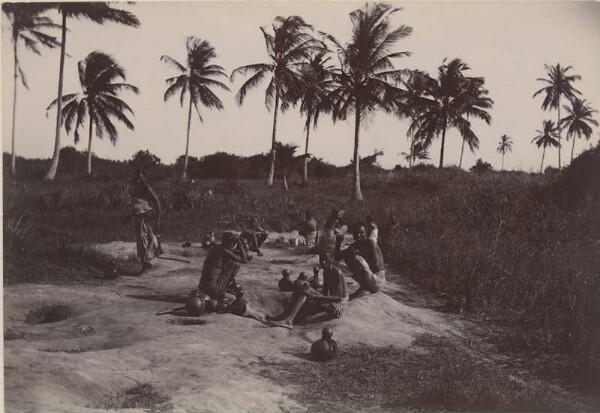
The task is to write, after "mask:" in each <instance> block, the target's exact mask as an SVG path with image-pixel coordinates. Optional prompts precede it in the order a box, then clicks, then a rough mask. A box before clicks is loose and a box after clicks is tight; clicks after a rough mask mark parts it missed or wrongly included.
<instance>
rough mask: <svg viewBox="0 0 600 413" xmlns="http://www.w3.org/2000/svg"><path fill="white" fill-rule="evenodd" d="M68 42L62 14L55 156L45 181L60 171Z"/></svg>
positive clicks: (51, 178)
mask: <svg viewBox="0 0 600 413" xmlns="http://www.w3.org/2000/svg"><path fill="white" fill-rule="evenodd" d="M66 41H67V15H66V13H65V12H64V11H63V13H62V35H61V42H60V68H59V72H58V100H57V102H56V134H55V138H54V154H53V155H52V163H51V164H50V169H49V170H48V172H47V173H46V176H45V177H44V179H47V180H50V181H52V180H53V179H54V177H55V176H56V170H57V169H58V158H59V156H60V127H61V119H62V93H63V74H64V71H65V70H64V69H65V44H66Z"/></svg>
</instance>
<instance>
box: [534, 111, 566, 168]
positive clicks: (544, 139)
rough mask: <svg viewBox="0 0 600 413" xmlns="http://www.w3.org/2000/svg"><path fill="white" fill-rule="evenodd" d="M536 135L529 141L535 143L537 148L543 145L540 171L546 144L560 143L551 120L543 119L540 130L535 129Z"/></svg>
mask: <svg viewBox="0 0 600 413" xmlns="http://www.w3.org/2000/svg"><path fill="white" fill-rule="evenodd" d="M536 132H537V134H538V135H537V136H536V137H535V138H533V140H532V141H531V142H533V143H535V144H536V145H537V147H538V148H541V147H543V148H544V151H543V152H542V164H541V166H540V173H542V170H543V168H544V156H546V148H547V147H548V146H554V147H558V145H560V143H559V142H558V139H557V138H558V133H557V127H556V126H554V122H552V121H551V120H545V121H544V124H543V127H542V130H541V131H540V130H537V131H536Z"/></svg>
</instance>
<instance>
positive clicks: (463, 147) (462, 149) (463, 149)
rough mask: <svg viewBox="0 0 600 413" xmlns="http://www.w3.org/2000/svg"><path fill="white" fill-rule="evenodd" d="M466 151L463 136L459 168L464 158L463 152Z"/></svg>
mask: <svg viewBox="0 0 600 413" xmlns="http://www.w3.org/2000/svg"><path fill="white" fill-rule="evenodd" d="M464 152H465V138H463V143H462V148H461V150H460V162H459V163H458V168H459V169H460V167H461V166H462V158H463V153H464Z"/></svg>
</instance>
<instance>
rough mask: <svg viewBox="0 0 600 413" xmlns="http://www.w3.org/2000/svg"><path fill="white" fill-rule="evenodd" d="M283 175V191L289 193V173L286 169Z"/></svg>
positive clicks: (282, 172) (283, 170)
mask: <svg viewBox="0 0 600 413" xmlns="http://www.w3.org/2000/svg"><path fill="white" fill-rule="evenodd" d="M281 175H282V176H281V179H282V180H283V190H284V191H286V192H287V191H288V189H289V187H288V183H287V176H286V175H287V172H286V170H285V167H284V168H282V171H281Z"/></svg>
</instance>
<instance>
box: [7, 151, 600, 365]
mask: <svg viewBox="0 0 600 413" xmlns="http://www.w3.org/2000/svg"><path fill="white" fill-rule="evenodd" d="M599 154H600V149H596V150H595V152H593V153H592V154H591V155H585V154H584V156H582V157H581V159H583V160H584V161H578V160H576V161H575V162H573V167H572V168H569V169H567V170H566V171H565V172H563V173H561V174H544V175H541V174H526V173H520V172H488V173H482V174H473V173H467V172H464V171H461V170H458V169H452V168H448V169H444V170H437V169H433V168H426V167H425V168H414V169H413V171H412V173H411V172H408V171H406V170H395V171H394V172H385V173H381V172H380V173H378V174H374V175H367V176H364V179H363V189H364V195H365V199H366V201H365V202H363V203H360V204H352V203H350V202H349V193H350V186H351V181H350V178H347V179H345V178H338V179H335V180H333V179H332V180H328V181H319V182H313V183H312V184H311V185H310V186H307V187H306V186H301V185H296V186H294V185H292V186H291V189H290V191H289V192H284V191H283V190H281V189H280V188H272V189H267V188H265V186H264V183H263V182H262V180H257V181H252V180H245V181H244V180H202V181H195V182H189V183H187V184H174V183H173V181H170V180H163V181H160V182H151V183H152V185H153V187H154V188H155V190H156V191H157V193H158V195H159V198H160V199H161V202H162V204H163V207H164V209H165V217H164V219H163V231H162V236H163V239H165V240H172V241H184V240H200V239H202V236H203V235H204V234H205V233H206V232H208V231H210V230H217V231H218V230H223V229H234V228H237V229H240V228H241V226H242V225H243V221H244V218H245V217H246V216H248V215H250V214H258V215H260V216H261V218H262V224H263V226H265V227H266V228H268V229H270V230H272V231H289V230H291V229H292V228H293V227H294V225H295V224H296V223H297V222H298V220H299V219H300V217H301V213H302V211H303V210H305V209H310V210H311V211H312V212H313V213H314V215H315V216H317V217H318V218H319V219H320V223H321V226H322V224H323V223H324V220H325V217H326V216H327V214H328V213H329V211H330V210H331V209H332V208H342V209H345V210H346V211H347V212H348V213H347V216H346V220H347V221H348V222H349V223H350V222H354V221H357V220H362V219H364V217H365V216H366V215H367V214H370V215H372V216H373V217H375V220H376V222H378V223H379V225H380V226H382V225H384V224H385V222H386V221H387V219H388V217H389V215H390V214H391V213H395V214H396V216H397V218H398V222H399V224H398V227H397V228H396V230H395V231H394V232H393V233H392V234H391V235H390V236H389V237H388V238H387V239H384V240H382V242H383V248H384V249H385V252H386V255H387V256H388V257H389V260H388V261H389V264H391V265H392V266H393V267H394V268H395V270H397V271H398V272H400V273H402V274H404V275H406V276H408V277H410V278H411V279H412V280H414V281H415V282H417V283H419V284H420V285H423V286H425V287H427V288H430V289H432V290H434V291H437V292H438V293H439V294H440V295H443V296H445V297H446V298H448V299H449V300H450V301H452V302H454V303H455V307H456V309H457V311H465V312H472V313H482V314H486V315H488V316H492V317H496V318H501V319H504V320H511V321H512V322H513V323H514V324H515V326H518V327H519V331H520V333H519V334H520V335H519V336H520V338H521V339H520V340H521V342H522V344H523V346H524V347H526V348H528V349H533V350H543V351H547V352H562V353H569V354H574V355H577V356H578V357H581V358H582V360H585V363H586V364H587V366H588V367H589V368H590V371H591V372H593V371H597V368H598V360H600V271H599V269H600V208H598V200H599V199H600V195H598V194H599V193H600V190H599V188H600V185H599V184H598V182H600V180H599V179H598V174H599V172H598V171H599V170H600V169H598V167H597V166H594V165H598V164H600V161H599V160H598V157H599V156H600V155H599ZM578 159H579V158H578ZM586 159H587V160H586ZM584 163H585V164H586V165H588V166H585V165H583V166H582V167H577V164H584ZM586 168H587V169H586ZM590 168H591V169H590ZM594 168H596V169H594ZM586 170H589V171H591V172H586ZM574 182H584V183H583V184H581V183H579V184H577V183H574ZM586 188H587V189H586ZM590 188H591V189H590ZM588 189H589V190H588ZM130 193H131V188H130V186H129V184H128V183H127V182H126V181H118V182H114V181H113V182H108V183H101V182H94V183H90V182H82V181H76V180H67V181H62V182H60V181H59V182H54V183H44V182H40V183H27V184H15V183H13V182H8V181H5V195H4V213H5V230H6V228H7V222H8V227H9V228H10V226H11V225H12V227H13V228H14V227H15V226H16V227H19V226H22V225H24V224H21V223H20V224H18V225H17V224H16V222H17V221H15V218H11V219H12V221H10V220H8V221H7V218H6V217H7V216H8V217H18V216H22V217H23V218H22V220H21V221H20V222H23V223H25V222H26V223H27V231H21V232H23V233H22V234H20V235H18V236H19V237H21V238H23V237H27V238H28V239H29V240H30V246H29V250H28V254H30V255H35V254H37V251H38V250H37V249H36V248H37V247H36V245H38V244H39V243H43V245H47V244H48V240H49V239H52V237H55V238H57V237H66V238H67V242H75V241H93V242H102V241H110V240H117V239H118V240H129V241H133V239H134V233H133V231H132V230H131V228H129V226H123V225H122V224H120V219H119V218H120V217H121V216H122V215H124V214H125V213H126V212H127V210H128V205H129V202H130V199H129V197H130ZM23 228H25V227H23ZM13 233H15V234H19V230H18V229H15V231H13ZM36 240H37V241H36ZM19 244H20V245H22V243H19ZM4 250H5V251H4V257H5V269H6V268H7V267H8V269H9V271H8V272H9V273H10V269H11V265H12V269H13V270H14V271H16V272H18V269H19V265H21V264H19V263H20V262H23V261H24V260H23V259H19V257H22V251H21V250H19V249H13V248H11V247H10V246H7V245H6V244H5V247H4ZM40 251H46V252H45V253H44V254H45V256H51V255H52V254H51V253H48V252H47V248H46V250H44V249H41V250H40ZM58 267H60V266H58ZM14 271H13V272H14ZM21 273H23V271H22V272H21ZM5 274H6V271H5ZM12 279H13V281H17V282H18V281H19V277H13V278H12ZM27 280H28V281H35V277H29V278H27ZM21 281H22V280H21Z"/></svg>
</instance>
